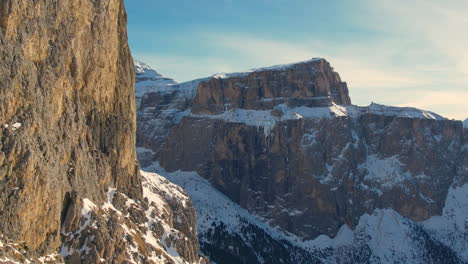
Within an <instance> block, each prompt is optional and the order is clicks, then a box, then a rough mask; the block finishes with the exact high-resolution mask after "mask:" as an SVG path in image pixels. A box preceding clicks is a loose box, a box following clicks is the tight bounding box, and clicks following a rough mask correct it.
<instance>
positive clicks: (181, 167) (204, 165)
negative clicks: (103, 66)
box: [135, 58, 468, 264]
mask: <svg viewBox="0 0 468 264" xmlns="http://www.w3.org/2000/svg"><path fill="white" fill-rule="evenodd" d="M135 67H136V72H137V77H136V89H137V102H138V104H139V106H138V110H137V123H138V129H137V147H138V148H137V152H138V158H139V161H140V164H141V165H142V167H144V170H146V171H150V172H155V173H157V174H158V175H161V176H163V177H165V178H167V179H168V180H170V181H171V182H173V183H175V184H177V185H179V186H181V187H183V188H184V189H185V190H186V191H187V193H188V194H189V196H190V197H191V199H192V202H193V204H194V206H195V209H196V213H197V218H198V223H197V225H198V232H199V233H198V238H199V240H200V243H201V250H202V252H203V253H204V254H205V255H206V256H208V257H209V258H210V260H211V261H213V263H223V264H224V263H249V264H251V263H272V264H273V263H295V264H296V263H468V247H467V245H468V183H467V182H468V128H467V125H466V124H467V123H466V121H465V123H464V124H465V125H464V124H463V123H462V122H461V121H456V120H448V119H446V118H444V117H442V116H439V115H437V114H435V113H432V112H428V111H424V110H419V109H415V108H409V107H408V108H401V107H391V106H385V105H379V104H374V103H373V104H371V105H369V106H365V107H362V106H356V105H353V104H351V99H350V97H349V94H348V88H347V84H346V83H345V82H343V81H341V79H340V77H339V75H338V73H336V72H334V71H333V68H332V67H331V66H330V64H329V63H328V62H327V61H326V60H325V59H321V58H317V59H312V60H309V61H304V62H299V63H294V64H290V65H279V66H273V67H266V68H259V69H253V70H251V71H248V72H241V73H229V74H216V75H213V76H211V77H208V78H202V79H199V80H194V81H191V82H186V83H177V82H175V81H173V80H172V79H167V78H164V77H162V76H161V75H159V74H157V73H156V72H155V71H154V70H152V69H151V68H150V67H149V66H148V65H146V64H144V63H137V64H136V65H135ZM149 76H151V78H149Z"/></svg>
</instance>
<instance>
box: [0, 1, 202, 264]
mask: <svg viewBox="0 0 468 264" xmlns="http://www.w3.org/2000/svg"><path fill="white" fill-rule="evenodd" d="M0 56H1V58H2V59H1V60H0V123H1V127H0V231H1V233H2V241H5V243H2V244H1V246H0V251H1V255H2V259H3V257H5V258H13V259H14V258H15V257H18V258H17V260H18V261H26V259H28V258H38V257H39V256H41V255H42V256H45V255H48V258H50V259H52V260H51V261H62V257H64V260H65V261H66V262H73V263H77V262H80V261H82V262H84V263H99V262H101V261H105V262H106V263H121V262H123V261H131V260H134V261H136V262H150V259H151V258H152V257H154V258H159V259H160V261H163V260H164V259H166V260H167V261H174V258H175V257H174V256H175V255H174V254H172V255H170V254H167V253H165V252H164V251H165V250H167V249H169V248H171V247H172V248H175V249H177V248H182V247H181V246H180V245H177V246H175V244H177V243H179V242H180V243H188V244H189V245H187V246H186V247H183V248H184V249H183V250H184V252H183V253H182V251H179V253H180V260H179V263H183V262H184V261H188V262H191V263H193V262H195V261H198V242H197V240H196V237H195V235H194V234H195V232H196V231H195V226H194V222H195V220H194V217H195V216H194V214H193V209H190V204H189V203H188V202H187V203H184V206H182V205H179V203H180V201H179V202H176V201H173V202H171V199H169V200H168V198H167V197H166V195H165V194H164V193H162V192H160V193H159V196H161V197H166V198H158V197H159V196H158V194H157V193H156V194H152V193H153V192H151V191H150V192H149V193H148V195H150V196H151V197H152V198H151V197H150V198H148V197H145V199H143V194H144V193H143V189H142V182H141V176H140V173H139V169H138V164H137V161H136V154H135V147H134V145H135V130H136V123H135V113H136V111H135V100H134V69H133V63H132V57H131V54H130V51H129V47H128V44H127V32H126V13H125V10H124V7H123V1H122V0H103V1H87V0H73V1H71V0H60V1H59V0H52V1H29V0H19V1H18V0H2V1H0ZM161 185H164V183H161ZM159 188H162V187H161V186H159ZM153 189H154V188H153ZM110 194H112V197H113V199H110V198H109V197H110ZM176 200H177V199H176ZM117 201H120V206H119V203H118V202H117ZM125 201H127V202H125ZM156 202H157V203H158V205H159V207H158V206H157V205H154V203H156ZM122 203H123V205H122ZM185 205H186V206H187V207H186V206H185ZM164 208H167V209H164ZM183 208H185V209H184V210H185V211H184V210H183ZM127 211H128V213H127ZM153 211H154V212H153ZM182 211H183V213H182ZM173 215H174V217H176V215H179V216H177V217H178V218H177V219H182V220H180V221H179V222H177V223H173V222H174V219H175V218H174V219H172V216H173ZM182 215H186V217H182ZM185 220H187V222H185ZM166 226H167V228H166ZM98 227H99V228H98ZM131 230H133V231H132V232H130V231H131ZM172 233H174V234H175V233H177V234H175V235H171V234H172ZM150 238H153V240H152V242H151V241H147V240H148V239H150ZM164 239H165V240H166V241H165V242H162V241H163V240H164ZM7 241H9V242H7ZM184 241H185V242H184ZM15 250H16V251H15ZM12 252H13V253H12ZM15 252H19V253H15ZM175 252H177V250H175ZM58 253H60V255H58ZM172 253H173V252H172ZM54 254H55V255H54ZM80 259H81V260H80ZM153 261H155V260H153Z"/></svg>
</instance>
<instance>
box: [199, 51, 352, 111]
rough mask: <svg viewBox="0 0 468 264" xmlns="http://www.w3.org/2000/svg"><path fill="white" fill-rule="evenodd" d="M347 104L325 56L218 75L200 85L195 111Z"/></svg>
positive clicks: (345, 91)
mask: <svg viewBox="0 0 468 264" xmlns="http://www.w3.org/2000/svg"><path fill="white" fill-rule="evenodd" d="M331 102H334V103H336V104H339V105H349V104H351V100H350V98H349V95H348V88H347V86H346V83H344V82H341V80H340V77H339V75H338V73H336V72H334V71H333V69H332V68H331V67H330V64H329V63H328V62H327V61H326V60H324V59H312V60H310V61H306V62H302V63H297V64H294V65H281V66H273V67H270V68H262V69H256V70H253V71H251V72H246V73H237V74H227V75H226V74H219V75H215V76H213V78H211V79H209V80H207V81H206V82H203V83H201V84H200V87H199V88H198V92H197V96H196V97H195V102H194V105H193V107H192V113H194V114H218V113H222V112H224V111H226V110H229V109H248V110H264V109H272V108H273V107H274V106H276V105H279V104H285V103H286V104H287V105H290V106H293V105H304V106H328V105H329V104H330V103H331Z"/></svg>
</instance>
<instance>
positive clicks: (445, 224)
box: [144, 163, 468, 263]
mask: <svg viewBox="0 0 468 264" xmlns="http://www.w3.org/2000/svg"><path fill="white" fill-rule="evenodd" d="M144 170H147V171H152V172H155V173H157V174H158V175H161V176H163V177H165V178H167V179H168V180H170V181H171V182H173V183H175V184H177V185H179V186H181V187H183V188H184V189H185V190H186V192H187V193H188V194H189V196H190V198H191V199H192V202H193V204H194V206H195V208H196V212H197V217H198V232H199V233H200V234H204V233H206V232H209V230H210V229H211V228H212V227H213V223H215V224H216V225H217V226H219V225H220V224H221V223H224V224H225V227H226V232H230V233H233V234H236V235H239V236H240V237H242V238H243V239H244V240H245V241H246V242H248V241H249V234H245V233H243V231H242V227H243V226H245V225H246V224H250V225H254V226H256V227H258V228H260V229H262V230H264V231H265V232H266V233H267V234H268V235H269V236H271V237H272V238H274V239H275V240H277V241H288V242H289V243H290V244H292V245H294V246H297V247H299V248H302V249H304V250H306V251H308V252H311V253H312V254H316V253H317V254H319V253H320V252H322V251H323V250H328V251H326V252H328V253H327V254H328V255H326V256H325V257H324V256H323V254H319V255H320V256H321V257H320V258H321V260H322V261H324V263H336V261H337V259H339V258H343V257H345V255H343V254H345V253H344V252H349V251H350V250H351V251H352V250H357V249H358V248H359V249H362V248H369V249H370V252H371V254H372V255H371V256H370V257H369V259H370V262H371V263H424V260H425V259H426V257H427V254H429V253H428V251H429V250H431V249H430V248H428V246H427V243H429V242H428V241H425V239H426V240H427V239H428V238H426V237H424V235H423V234H425V232H427V233H429V234H430V235H431V237H432V238H433V239H435V240H437V241H440V242H442V243H443V244H444V245H446V246H448V247H449V248H451V249H452V250H453V251H455V252H457V254H458V255H459V256H461V257H462V258H463V259H464V261H468V247H466V245H467V244H468V231H467V230H468V228H467V227H468V213H467V212H468V184H465V185H464V186H462V187H458V188H452V189H451V190H450V192H449V196H448V198H447V202H446V206H445V208H444V212H443V215H442V216H435V217H432V218H431V219H429V220H427V221H425V222H423V223H421V224H418V223H415V222H413V221H411V220H409V219H407V218H405V217H403V216H401V215H400V214H398V213H397V212H395V211H394V210H392V209H377V210H375V211H374V212H373V213H372V214H370V215H369V214H365V215H363V216H362V217H361V219H360V220H359V224H358V225H357V227H356V229H355V230H354V231H353V230H351V229H350V228H349V227H348V226H346V225H343V226H342V227H341V228H340V230H339V232H338V234H337V236H336V237H335V238H330V237H328V236H326V235H321V236H319V237H317V238H316V239H314V240H308V241H303V240H302V239H301V238H299V237H297V236H295V235H293V234H291V233H288V232H286V231H284V230H282V229H280V228H278V227H275V226H270V225H269V224H268V221H267V220H266V219H263V218H261V217H259V216H256V215H253V214H251V213H249V212H248V211H246V210H245V209H243V208H241V207H240V206H239V205H238V204H236V203H234V202H232V201H231V200H230V199H229V198H227V197H226V196H225V195H223V194H222V193H220V192H219V191H218V190H216V189H215V188H214V187H212V186H211V184H210V183H209V182H208V181H207V180H205V179H203V178H202V177H200V176H199V175H198V174H197V173H196V172H182V171H177V172H173V173H168V172H166V171H164V169H162V168H161V167H160V166H159V164H158V163H154V164H152V165H150V166H148V167H146V168H144ZM419 232H421V234H419ZM200 237H203V235H201V236H200ZM330 249H331V250H332V251H333V253H332V254H330ZM323 252H325V251H323Z"/></svg>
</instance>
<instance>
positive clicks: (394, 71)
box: [137, 0, 468, 119]
mask: <svg viewBox="0 0 468 264" xmlns="http://www.w3.org/2000/svg"><path fill="white" fill-rule="evenodd" d="M225 3H229V1H225ZM357 3H359V5H360V8H361V9H362V10H365V12H364V11H363V12H364V13H365V14H366V15H360V14H359V15H356V16H354V17H352V18H351V20H350V21H349V23H353V24H355V25H358V26H359V27H361V28H365V29H368V30H369V31H371V32H377V33H378V34H375V36H374V35H373V37H371V38H368V39H366V40H365V42H364V41H359V40H353V41H345V42H342V41H340V42H337V41H336V40H324V39H316V38H314V37H313V36H306V34H304V36H303V37H302V38H301V39H300V40H297V39H296V40H294V41H293V40H289V39H287V38H278V37H276V36H273V35H271V34H264V35H262V34H252V33H245V32H238V33H234V32H216V31H214V32H206V31H203V32H191V34H190V35H187V36H184V37H186V40H184V41H187V40H191V41H199V42H200V43H203V45H205V46H206V47H209V49H212V50H213V51H214V50H216V52H209V53H207V54H205V55H204V56H185V57H181V56H173V55H171V54H166V55H164V56H160V55H159V56H158V55H154V54H137V56H138V57H140V58H144V60H146V61H149V62H150V63H151V64H152V65H153V66H156V67H157V65H164V66H163V67H161V69H163V73H164V74H166V75H168V76H182V79H183V80H187V79H189V78H196V77H203V76H208V75H211V74H213V73H217V72H230V71H242V70H247V69H249V68H252V67H260V66H268V65H274V64H282V63H290V62H295V61H301V60H306V59H309V58H311V57H324V58H326V59H327V60H329V61H330V62H331V64H332V66H334V68H335V69H336V71H337V72H339V73H340V75H341V77H342V79H343V80H345V81H347V82H348V85H349V87H350V91H351V96H352V99H353V101H354V102H355V103H357V104H361V105H363V104H368V103H370V102H371V101H377V102H379V103H385V104H394V105H412V106H415V107H420V108H424V109H428V110H432V111H436V112H438V113H440V114H443V115H445V116H447V117H451V118H459V119H462V118H464V117H468V107H467V103H466V102H468V92H467V91H468V49H467V48H466V47H468V34H466V33H465V32H466V28H468V16H467V15H466V13H467V12H468V2H467V1H465V0H462V1H461V0H453V1H450V6H449V5H448V4H447V3H446V2H441V1H436V0H414V1H403V0H393V1H374V0H359V1H357ZM330 34H333V33H332V32H331V33H330ZM200 43H198V44H199V45H200Z"/></svg>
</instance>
